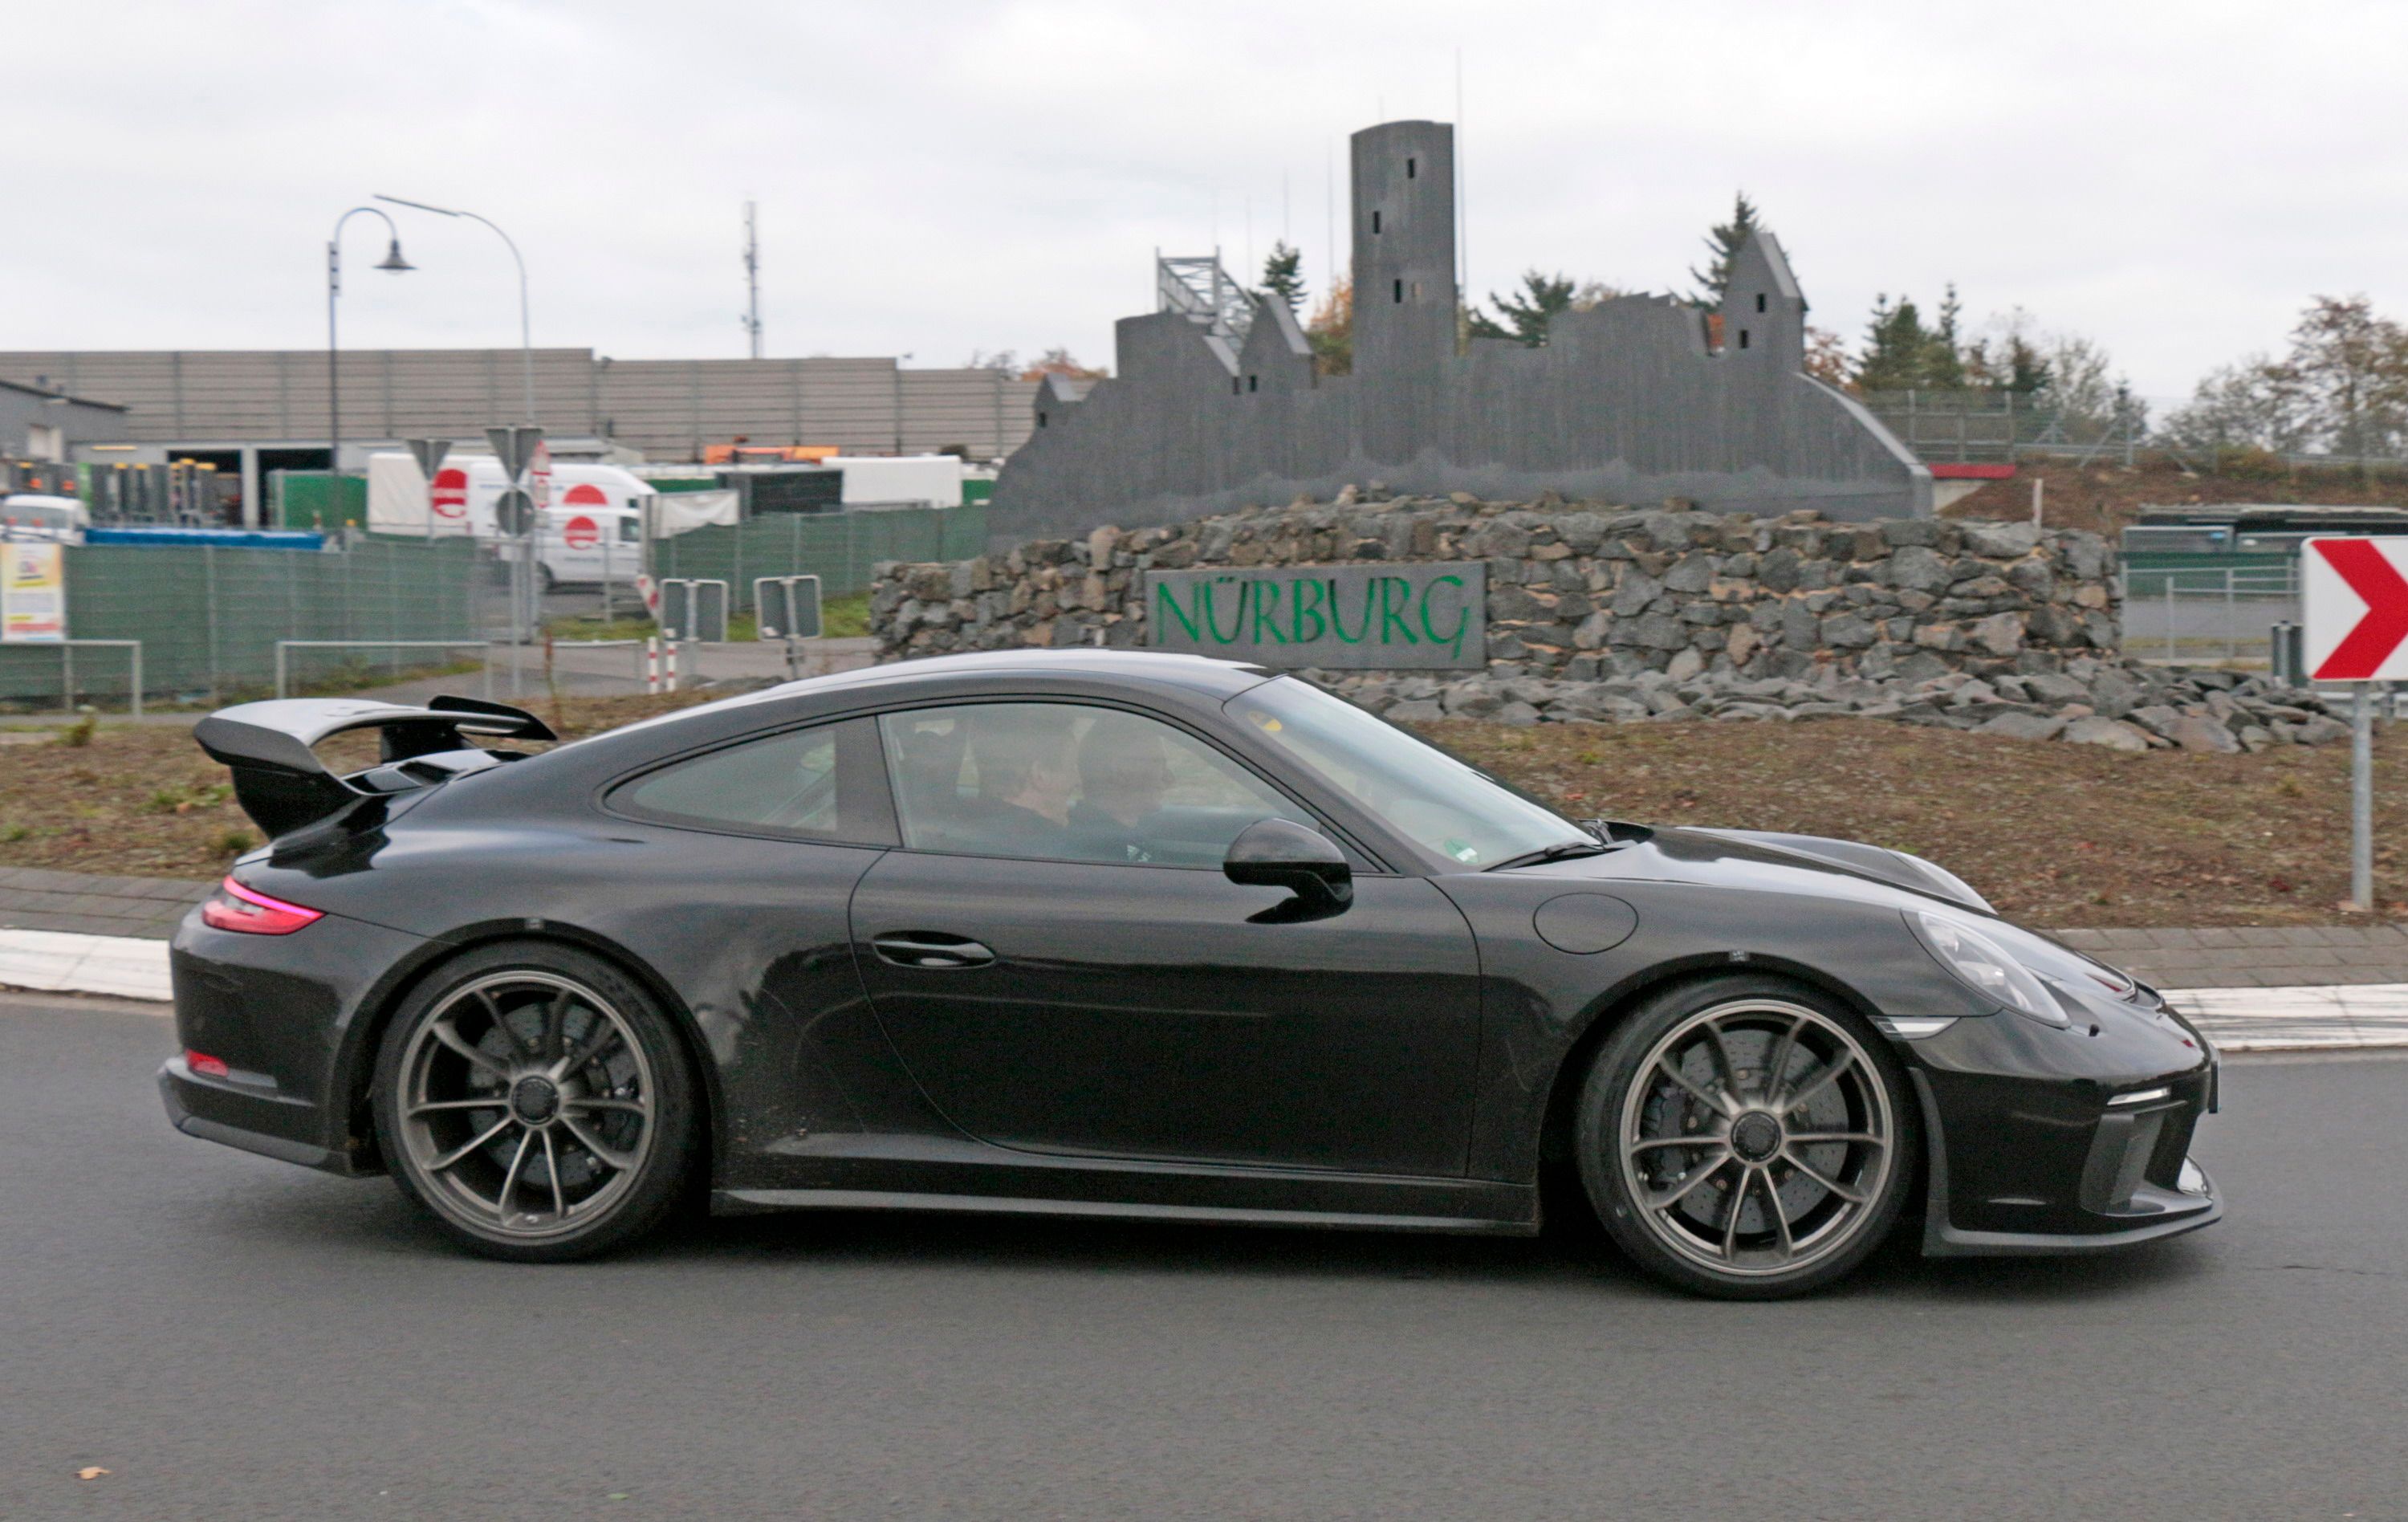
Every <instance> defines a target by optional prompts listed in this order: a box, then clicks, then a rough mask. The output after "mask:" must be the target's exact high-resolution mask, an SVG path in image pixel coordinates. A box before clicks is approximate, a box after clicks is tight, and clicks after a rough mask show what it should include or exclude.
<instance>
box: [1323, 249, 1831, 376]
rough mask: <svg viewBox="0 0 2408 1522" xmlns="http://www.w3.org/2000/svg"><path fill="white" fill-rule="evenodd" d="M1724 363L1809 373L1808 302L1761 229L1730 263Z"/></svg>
mask: <svg viewBox="0 0 2408 1522" xmlns="http://www.w3.org/2000/svg"><path fill="white" fill-rule="evenodd" d="M1358 300H1359V298H1358ZM1723 357H1724V358H1725V359H1736V360H1742V361H1748V362H1753V363H1756V364H1758V365H1760V366H1762V367H1763V368H1764V369H1765V370H1767V371H1769V372H1770V373H1772V374H1775V375H1788V374H1790V373H1791V372H1793V371H1795V370H1799V369H1802V368H1804V367H1805V364H1806V298H1805V296H1804V295H1802V294H1799V290H1798V277H1797V276H1795V275H1792V274H1791V273H1790V272H1789V260H1788V257H1787V256H1786V255H1785V254H1784V253H1783V252H1782V251H1781V240H1780V239H1779V238H1777V237H1773V236H1772V235H1771V234H1770V233H1769V232H1765V231H1762V230H1760V229H1759V230H1758V231H1757V232H1756V233H1755V234H1754V235H1752V236H1751V237H1749V238H1748V240H1747V241H1746V242H1745V243H1743V244H1742V245H1741V246H1740V251H1739V252H1738V253H1736V254H1734V255H1733V256H1732V258H1731V272H1730V285H1729V287H1728V289H1727V290H1726V291H1725V292H1724V294H1723Z"/></svg>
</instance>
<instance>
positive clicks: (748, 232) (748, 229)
mask: <svg viewBox="0 0 2408 1522" xmlns="http://www.w3.org/2000/svg"><path fill="white" fill-rule="evenodd" d="M743 323H744V333H745V336H746V337H748V338H750V339H751V340H752V346H753V358H754V359H759V358H760V357H761V241H760V239H759V238H758V237H755V236H754V235H753V203H752V202H750V201H747V202H745V203H744V317H743Z"/></svg>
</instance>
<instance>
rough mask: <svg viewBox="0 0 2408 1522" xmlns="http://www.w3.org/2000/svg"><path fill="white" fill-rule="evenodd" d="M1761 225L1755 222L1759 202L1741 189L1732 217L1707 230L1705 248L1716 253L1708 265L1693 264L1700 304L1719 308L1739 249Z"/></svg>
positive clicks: (1695, 299)
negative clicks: (1700, 266) (1697, 265)
mask: <svg viewBox="0 0 2408 1522" xmlns="http://www.w3.org/2000/svg"><path fill="white" fill-rule="evenodd" d="M1760 225H1761V224H1760V223H1758V222H1757V221H1756V203H1755V202H1753V201H1750V200H1749V199H1748V198H1747V192H1745V191H1742V192H1740V193H1739V194H1738V196H1737V197H1736V198H1735V199H1734V200H1733V201H1732V202H1731V220H1730V221H1728V222H1725V223H1715V224H1714V225H1713V227H1711V228H1709V229H1707V232H1706V251H1708V252H1710V253H1712V254H1713V259H1712V260H1711V261H1709V262H1708V263H1707V265H1706V267H1705V268H1703V269H1699V268H1697V267H1696V266H1691V267H1690V270H1689V278H1690V279H1691V280H1696V281H1697V282H1698V294H1697V295H1696V296H1695V297H1694V298H1692V299H1693V301H1694V303H1695V304H1696V305H1697V306H1699V307H1719V306H1721V305H1722V304H1723V296H1724V294H1725V293H1727V292H1728V291H1729V289H1730V278H1731V264H1732V262H1733V261H1734V260H1736V259H1737V258H1738V257H1739V251H1740V250H1741V249H1742V248H1744V247H1746V246H1747V240H1748V239H1749V238H1751V237H1755V236H1756V231H1757V229H1758V227H1759V226H1760Z"/></svg>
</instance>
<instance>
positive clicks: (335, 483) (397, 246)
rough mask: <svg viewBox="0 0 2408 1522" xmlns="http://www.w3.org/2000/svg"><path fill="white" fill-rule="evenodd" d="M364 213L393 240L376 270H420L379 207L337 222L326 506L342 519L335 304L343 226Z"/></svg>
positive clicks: (330, 258) (330, 247) (329, 331)
mask: <svg viewBox="0 0 2408 1522" xmlns="http://www.w3.org/2000/svg"><path fill="white" fill-rule="evenodd" d="M363 211H365V212H366V213H367V214H368V215H369V216H372V217H379V218H382V219H383V221H384V230H385V232H386V234H387V235H388V237H389V239H390V241H389V242H388V243H387V244H386V246H385V253H384V257H383V258H382V259H380V260H379V261H378V262H377V266H376V267H377V268H379V269H381V270H384V271H387V272H388V273H390V274H394V275H398V274H400V273H401V272H402V271H404V270H407V269H416V268H417V267H418V266H416V265H413V264H411V263H410V262H409V260H407V259H405V258H403V257H402V256H401V230H400V229H399V228H397V227H395V226H394V224H393V219H392V218H391V217H387V216H385V214H384V213H383V212H381V211H380V210H378V209H377V208H375V207H372V206H355V207H353V208H351V209H350V210H349V211H346V212H344V213H343V214H342V215H341V216H339V217H337V218H336V219H335V231H334V233H333V235H332V236H330V237H328V238H327V239H326V434H327V440H326V506H327V510H329V511H330V512H333V513H336V514H337V515H338V516H339V514H340V511H341V509H342V501H341V492H342V487H341V485H340V482H341V481H342V479H343V388H342V386H341V385H340V384H339V382H338V380H337V376H336V373H335V353H336V347H335V300H336V298H337V296H340V295H341V294H343V223H347V222H349V221H351V219H352V218H353V217H356V216H358V215H359V214H360V213H361V212H363Z"/></svg>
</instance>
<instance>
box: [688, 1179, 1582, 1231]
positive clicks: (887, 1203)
mask: <svg viewBox="0 0 2408 1522" xmlns="http://www.w3.org/2000/svg"><path fill="white" fill-rule="evenodd" d="M711 1205H712V1209H713V1210H714V1212H716V1213H723V1214H742V1213H753V1212H756V1211H787V1210H894V1211H947V1212H959V1213H968V1214H978V1215H1056V1216H1076V1217H1084V1218H1089V1219H1101V1220H1121V1221H1186V1222H1197V1223H1211V1224H1215V1225H1221V1226H1269V1227H1318V1228H1329V1229H1336V1230H1349V1231H1438V1232H1453V1233H1456V1234H1468V1235H1474V1236H1506V1237H1528V1236H1535V1235H1537V1234H1538V1230H1539V1226H1538V1223H1537V1221H1535V1220H1505V1221H1499V1220H1489V1219H1485V1218H1481V1217H1473V1216H1449V1215H1381V1214H1369V1213H1349V1212H1341V1211H1310V1210H1264V1209H1248V1208H1243V1207H1238V1206H1227V1205H1152V1204H1142V1203H1139V1202H1136V1201H1128V1200H1095V1199H1009V1198H1006V1197H1003V1196H998V1195H942V1194H906V1193H901V1192H898V1191H894V1190H885V1189H717V1190H713V1191H712V1193H711Z"/></svg>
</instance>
